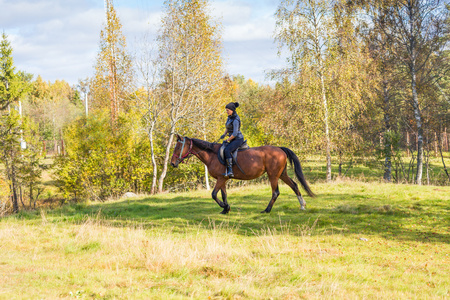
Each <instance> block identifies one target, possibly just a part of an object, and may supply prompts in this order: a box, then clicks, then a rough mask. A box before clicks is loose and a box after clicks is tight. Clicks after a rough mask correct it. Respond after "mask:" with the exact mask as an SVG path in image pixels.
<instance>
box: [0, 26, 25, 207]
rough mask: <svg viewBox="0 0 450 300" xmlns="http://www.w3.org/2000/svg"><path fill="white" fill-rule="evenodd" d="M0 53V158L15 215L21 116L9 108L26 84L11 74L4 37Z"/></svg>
mask: <svg viewBox="0 0 450 300" xmlns="http://www.w3.org/2000/svg"><path fill="white" fill-rule="evenodd" d="M0 53H1V57H0V109H1V110H0V140H1V144H2V148H1V154H0V157H1V160H2V162H3V163H4V164H5V172H6V178H7V179H8V181H9V184H10V190H11V193H12V203H13V211H14V212H18V211H19V205H18V198H17V173H18V170H17V168H18V167H17V165H18V164H19V161H20V159H21V156H20V155H19V153H20V151H21V142H22V132H23V127H22V122H21V116H20V115H19V113H18V112H17V111H16V110H15V109H14V108H11V106H12V105H13V104H18V101H19V99H20V98H21V97H22V96H23V95H25V93H26V92H27V89H28V84H27V82H26V81H25V80H24V77H23V75H22V76H21V75H20V73H16V72H15V67H14V61H13V57H12V47H11V45H10V43H9V41H8V39H7V35H6V34H5V33H3V35H2V41H1V43H0ZM22 74H23V73H22ZM28 78H29V77H28Z"/></svg>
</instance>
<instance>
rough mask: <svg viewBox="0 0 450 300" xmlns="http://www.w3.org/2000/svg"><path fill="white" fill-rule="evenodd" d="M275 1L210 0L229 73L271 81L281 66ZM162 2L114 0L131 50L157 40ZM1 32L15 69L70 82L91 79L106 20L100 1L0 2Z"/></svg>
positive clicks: (281, 59)
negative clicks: (269, 75) (146, 40)
mask: <svg viewBox="0 0 450 300" xmlns="http://www.w3.org/2000/svg"><path fill="white" fill-rule="evenodd" d="M278 3H279V0H210V14H211V15H212V17H213V19H214V20H216V21H218V22H220V23H221V24H222V27H223V31H222V39H223V48H224V49H223V60H224V66H225V71H226V73H227V74H229V75H238V74H239V75H244V76H245V78H246V79H249V78H251V79H252V80H254V81H257V82H258V83H261V84H270V83H271V82H270V80H269V79H267V76H266V73H267V72H268V71H270V70H272V69H279V68H281V67H283V66H284V65H285V59H283V58H280V57H278V54H277V52H278V49H277V46H276V43H275V42H274V39H273V32H274V28H275V18H274V14H275V11H276V8H277V5H278ZM163 5H164V0H114V7H115V9H116V12H117V14H118V16H119V19H120V22H121V24H122V26H123V27H122V32H123V34H124V35H125V37H126V39H127V45H128V50H129V52H130V53H132V54H133V53H135V51H136V50H135V49H137V48H138V45H140V44H142V42H141V41H142V39H143V37H144V36H145V35H148V36H149V40H150V41H152V40H154V39H155V38H156V36H157V33H158V30H159V28H160V21H161V17H162V15H163V9H164V7H163ZM0 7H1V10H0V30H1V31H3V32H5V33H6V34H7V36H8V40H9V41H10V43H11V46H12V48H13V59H14V64H15V66H16V70H20V71H25V72H27V73H31V74H33V75H35V78H36V77H37V75H41V77H42V78H43V79H44V80H45V81H52V82H53V81H55V80H65V81H67V82H69V84H71V85H75V84H77V83H78V81H79V79H85V78H87V77H91V76H93V74H94V65H95V61H96V56H97V54H98V51H99V41H100V31H101V30H102V28H103V27H104V23H105V11H104V1H102V0H0Z"/></svg>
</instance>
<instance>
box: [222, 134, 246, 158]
mask: <svg viewBox="0 0 450 300" xmlns="http://www.w3.org/2000/svg"><path fill="white" fill-rule="evenodd" d="M243 143H244V139H240V138H235V139H233V140H232V141H231V142H230V143H228V145H227V146H226V147H225V150H224V154H225V158H232V157H231V153H232V152H233V151H234V150H236V149H237V148H239V147H240V146H241V145H242V144H243Z"/></svg>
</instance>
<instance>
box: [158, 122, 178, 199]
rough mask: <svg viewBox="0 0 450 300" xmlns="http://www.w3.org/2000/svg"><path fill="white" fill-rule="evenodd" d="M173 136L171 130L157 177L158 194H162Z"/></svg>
mask: <svg viewBox="0 0 450 300" xmlns="http://www.w3.org/2000/svg"><path fill="white" fill-rule="evenodd" d="M174 135H175V133H174V131H173V130H171V131H170V135H169V141H168V142H167V146H166V154H165V156H164V164H163V170H162V172H161V176H160V177H159V184H158V192H160V193H162V192H163V184H164V178H166V174H167V165H168V164H169V156H170V149H171V148H172V142H173V137H174Z"/></svg>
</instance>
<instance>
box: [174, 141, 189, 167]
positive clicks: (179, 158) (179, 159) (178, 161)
mask: <svg viewBox="0 0 450 300" xmlns="http://www.w3.org/2000/svg"><path fill="white" fill-rule="evenodd" d="M177 143H180V141H177ZM192 144H193V142H192V141H191V144H190V145H189V150H188V151H187V152H186V154H185V155H183V156H181V157H180V156H178V155H176V154H174V156H175V157H176V158H177V164H179V163H181V162H183V161H184V160H185V159H186V158H189V157H191V155H193V154H194V153H193V152H191V151H192ZM185 145H186V137H183V142H182V143H181V150H180V155H182V154H183V150H184V146H185Z"/></svg>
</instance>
